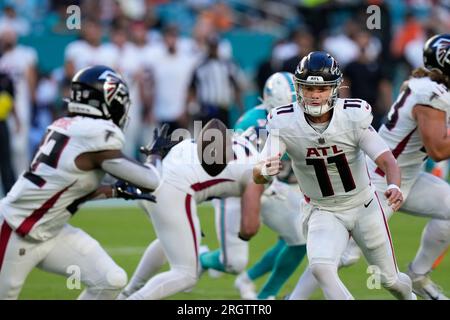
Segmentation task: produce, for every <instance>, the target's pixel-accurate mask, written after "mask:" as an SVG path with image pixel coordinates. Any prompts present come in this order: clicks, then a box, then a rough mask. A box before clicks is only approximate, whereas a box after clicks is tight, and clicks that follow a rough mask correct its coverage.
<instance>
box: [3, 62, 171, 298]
mask: <svg viewBox="0 0 450 320" xmlns="http://www.w3.org/2000/svg"><path fill="white" fill-rule="evenodd" d="M71 91H72V92H71V98H70V100H69V102H68V111H69V116H67V117H63V118H59V119H57V120H56V121H55V122H53V123H52V124H51V125H50V126H49V127H48V130H47V133H46V135H45V136H44V138H43V139H42V142H41V145H40V148H39V149H38V151H37V153H36V155H35V156H34V159H33V161H32V163H31V165H30V167H29V169H28V171H26V172H24V173H23V174H22V175H21V176H20V177H19V179H18V181H17V182H16V183H15V185H14V186H13V188H12V189H11V190H10V192H9V193H8V194H7V196H6V197H5V198H4V199H2V200H1V202H0V299H16V298H17V297H18V296H19V293H20V290H21V288H22V286H23V284H24V281H25V279H26V277H27V276H28V274H29V273H30V271H31V270H32V269H33V268H34V267H38V268H40V269H42V270H45V271H49V272H53V273H57V274H60V275H66V276H67V272H68V270H70V269H68V268H69V267H70V266H77V267H78V268H79V270H80V275H81V279H80V280H81V282H82V283H84V284H85V286H86V289H85V290H84V291H83V292H82V293H81V295H80V296H79V299H114V298H115V297H116V295H117V294H118V293H119V292H120V290H121V289H122V288H123V287H124V286H125V284H126V282H127V275H126V273H125V271H124V270H123V269H122V268H120V267H119V266H118V265H117V264H116V263H115V262H114V261H113V260H112V259H111V257H109V255H108V254H107V253H106V251H105V250H104V249H103V248H102V247H101V246H100V244H99V243H98V242H97V241H96V240H95V239H93V238H92V237H91V236H89V235H88V234H87V233H85V232H84V231H82V230H81V229H78V228H74V227H72V226H71V225H69V224H68V220H69V219H70V218H71V217H72V215H73V214H75V212H76V211H77V209H78V206H79V205H80V204H81V203H83V202H84V201H87V200H89V199H103V198H111V197H120V198H125V199H136V198H137V199H147V200H153V197H152V196H150V195H148V194H146V193H145V191H150V190H154V189H156V188H157V187H158V185H159V180H160V173H159V172H158V169H157V168H156V167H155V166H153V165H152V164H146V165H142V164H140V163H136V162H134V161H132V160H129V159H127V158H125V157H124V156H123V154H122V153H121V151H120V150H121V149H122V147H123V145H124V137H123V132H122V130H123V127H124V125H125V123H126V119H127V112H128V108H129V104H130V101H129V94H128V87H127V85H126V83H125V82H124V81H123V80H122V78H121V76H120V75H119V74H117V73H116V72H115V71H114V70H112V69H110V68H108V67H104V66H93V67H87V68H84V69H82V70H80V71H79V72H78V73H77V74H76V75H75V76H74V77H73V79H72V83H71ZM157 138H158V139H157V140H156V141H155V144H154V146H155V147H156V148H153V153H154V155H152V159H153V160H154V161H155V164H156V162H157V161H159V160H160V156H161V154H162V155H163V154H164V152H166V150H165V149H164V148H165V147H167V145H166V144H165V143H163V142H167V139H165V138H166V137H164V136H161V137H157ZM169 144H170V143H169ZM105 173H109V174H111V175H112V176H114V177H117V178H119V179H122V180H123V181H119V182H118V183H116V184H115V185H113V186H106V185H105V186H99V185H100V181H101V180H102V178H103V176H104V174H105ZM127 182H129V183H130V184H131V185H130V184H128V183H127ZM132 185H133V186H132ZM138 188H141V189H142V190H140V189H138Z"/></svg>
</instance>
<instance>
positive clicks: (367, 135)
mask: <svg viewBox="0 0 450 320" xmlns="http://www.w3.org/2000/svg"><path fill="white" fill-rule="evenodd" d="M359 146H360V147H361V149H362V150H363V151H364V152H365V153H366V154H367V155H368V156H369V158H370V159H372V160H373V161H375V160H376V159H377V158H378V157H379V156H380V155H381V154H382V153H384V152H386V151H389V147H388V145H387V144H386V142H384V140H383V139H382V138H381V137H380V136H379V135H378V133H377V132H376V131H375V129H374V128H372V126H370V127H368V128H367V129H365V130H363V131H362V133H361V138H360V140H359Z"/></svg>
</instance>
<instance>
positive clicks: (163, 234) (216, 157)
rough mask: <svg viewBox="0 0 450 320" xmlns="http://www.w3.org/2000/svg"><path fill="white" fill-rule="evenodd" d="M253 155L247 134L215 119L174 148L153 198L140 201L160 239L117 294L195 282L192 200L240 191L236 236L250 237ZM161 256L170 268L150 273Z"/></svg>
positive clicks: (155, 295) (164, 292)
mask: <svg viewBox="0 0 450 320" xmlns="http://www.w3.org/2000/svg"><path fill="white" fill-rule="evenodd" d="M211 141H213V142H211ZM211 157H212V158H211ZM256 158H257V151H256V149H254V147H253V146H252V145H251V144H250V143H249V142H248V141H246V140H245V139H239V138H238V137H233V138H232V137H231V136H228V137H227V136H226V127H225V125H224V124H223V123H222V122H221V121H220V120H217V119H212V120H210V121H209V122H208V123H207V124H206V125H205V126H204V127H203V129H202V131H201V132H200V134H199V139H198V140H197V141H193V140H185V141H183V142H181V143H179V144H178V145H177V146H175V147H174V148H172V150H171V151H170V152H169V154H168V155H167V157H166V158H165V159H164V161H163V165H162V167H163V181H162V182H161V185H160V186H159V188H158V189H157V190H156V191H155V192H154V195H155V196H156V197H157V203H155V204H153V205H149V204H150V203H149V202H145V203H142V204H143V207H144V209H145V210H146V211H147V212H148V214H149V215H150V217H151V219H152V222H153V225H154V227H155V231H156V235H157V237H158V239H157V240H155V241H154V242H153V243H152V244H151V245H150V246H149V248H148V249H147V250H146V252H145V254H144V256H143V257H142V259H141V262H140V263H139V266H138V268H137V270H136V271H135V273H134V275H133V277H132V279H131V280H130V283H129V284H128V286H127V287H126V288H125V290H124V292H123V293H122V295H121V298H126V297H128V299H131V300H142V299H146V300H155V299H162V298H165V297H168V296H170V295H173V294H175V293H177V292H181V291H185V290H188V289H190V288H192V287H193V286H194V285H195V284H196V283H197V281H198V276H199V270H200V268H199V259H198V255H199V245H200V238H201V231H200V222H199V219H198V216H197V211H196V205H197V204H199V203H201V202H203V201H205V200H208V199H212V198H224V197H236V196H240V197H241V199H242V200H241V205H242V216H241V223H240V230H239V236H240V238H241V239H247V240H248V239H250V238H251V237H252V236H253V235H254V234H255V233H256V232H257V230H258V228H259V224H260V223H259V210H260V198H261V195H262V193H263V191H264V186H262V185H257V184H255V183H254V182H253V181H252V168H253V165H254V164H255V162H256ZM161 245H162V248H163V249H164V250H163V251H162V250H161ZM165 257H167V260H168V262H169V264H170V270H169V271H167V272H163V273H159V274H157V275H155V276H153V277H151V276H152V275H153V273H155V272H156V271H157V270H158V269H159V268H160V266H161V265H162V264H164V262H165ZM150 277H151V278H150ZM149 278H150V279H149Z"/></svg>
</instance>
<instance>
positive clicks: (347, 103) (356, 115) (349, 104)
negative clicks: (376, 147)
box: [338, 99, 373, 129]
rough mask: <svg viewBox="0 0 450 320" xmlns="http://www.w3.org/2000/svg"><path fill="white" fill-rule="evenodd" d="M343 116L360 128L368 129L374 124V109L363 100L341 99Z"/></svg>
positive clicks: (339, 102)
mask: <svg viewBox="0 0 450 320" xmlns="http://www.w3.org/2000/svg"><path fill="white" fill-rule="evenodd" d="M338 104H339V105H340V106H341V108H342V114H343V115H344V116H345V117H346V118H347V119H348V120H350V121H351V122H353V123H355V124H357V126H358V127H359V128H363V129H364V128H368V127H369V126H370V124H371V123H372V119H373V115H372V107H371V106H370V104H369V103H368V102H367V101H365V100H362V99H339V101H338Z"/></svg>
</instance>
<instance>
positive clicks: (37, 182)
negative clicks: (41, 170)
mask: <svg viewBox="0 0 450 320" xmlns="http://www.w3.org/2000/svg"><path fill="white" fill-rule="evenodd" d="M23 177H24V178H25V179H27V180H29V181H31V182H32V183H34V184H35V185H36V186H38V187H39V188H42V187H43V186H44V185H45V183H46V182H47V181H45V180H44V179H42V178H41V177H39V176H38V175H36V174H34V173H32V172H30V171H27V172H25V173H24V174H23Z"/></svg>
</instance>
